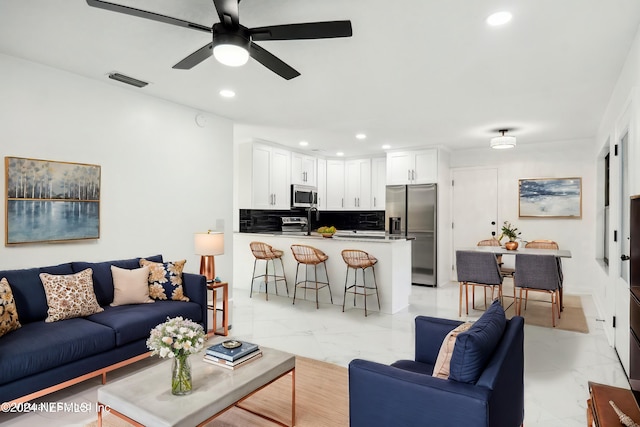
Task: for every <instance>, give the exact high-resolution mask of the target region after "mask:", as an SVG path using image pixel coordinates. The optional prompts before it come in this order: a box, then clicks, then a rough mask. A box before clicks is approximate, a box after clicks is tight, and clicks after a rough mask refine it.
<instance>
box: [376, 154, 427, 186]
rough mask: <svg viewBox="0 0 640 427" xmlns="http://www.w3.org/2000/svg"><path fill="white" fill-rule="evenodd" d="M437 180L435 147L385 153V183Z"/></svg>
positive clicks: (417, 182) (419, 182)
mask: <svg viewBox="0 0 640 427" xmlns="http://www.w3.org/2000/svg"><path fill="white" fill-rule="evenodd" d="M437 181H438V150H437V149H435V148H434V149H430V150H420V151H402V152H395V153H388V154H387V182H386V185H398V184H400V185H402V184H432V183H436V182H437Z"/></svg>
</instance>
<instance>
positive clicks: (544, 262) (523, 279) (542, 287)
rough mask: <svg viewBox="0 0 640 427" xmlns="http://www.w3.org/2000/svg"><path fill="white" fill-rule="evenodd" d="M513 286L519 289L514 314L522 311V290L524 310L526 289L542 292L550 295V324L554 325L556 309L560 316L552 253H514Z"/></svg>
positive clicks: (554, 259)
mask: <svg viewBox="0 0 640 427" xmlns="http://www.w3.org/2000/svg"><path fill="white" fill-rule="evenodd" d="M514 280H515V286H516V288H518V289H519V297H518V299H517V300H516V315H518V316H520V315H521V314H520V313H521V312H522V291H523V290H525V291H526V292H525V310H526V309H527V307H526V299H527V298H528V291H532V292H533V291H537V292H544V293H547V294H549V295H550V296H551V324H552V325H553V327H554V328H555V326H556V309H557V313H558V318H560V295H559V293H560V274H559V272H558V264H557V262H556V257H555V256H553V255H530V254H516V274H515V276H514Z"/></svg>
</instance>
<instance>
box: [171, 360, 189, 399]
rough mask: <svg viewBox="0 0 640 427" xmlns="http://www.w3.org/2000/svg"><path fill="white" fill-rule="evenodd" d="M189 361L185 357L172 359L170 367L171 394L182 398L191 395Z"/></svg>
mask: <svg viewBox="0 0 640 427" xmlns="http://www.w3.org/2000/svg"><path fill="white" fill-rule="evenodd" d="M192 388H193V385H192V383H191V361H190V360H189V356H187V355H179V356H176V357H174V358H173V362H172V366H171V394H175V395H177V396H183V395H185V394H189V393H191V389H192Z"/></svg>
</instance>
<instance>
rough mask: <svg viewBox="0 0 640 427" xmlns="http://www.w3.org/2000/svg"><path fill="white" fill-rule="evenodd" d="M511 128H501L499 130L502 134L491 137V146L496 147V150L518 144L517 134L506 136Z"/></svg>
mask: <svg viewBox="0 0 640 427" xmlns="http://www.w3.org/2000/svg"><path fill="white" fill-rule="evenodd" d="M508 131H509V129H500V130H499V131H498V132H500V133H501V135H500V136H496V137H493V138H491V148H495V149H496V150H501V149H505V148H513V147H515V146H516V137H515V136H506V135H505V133H507V132H508Z"/></svg>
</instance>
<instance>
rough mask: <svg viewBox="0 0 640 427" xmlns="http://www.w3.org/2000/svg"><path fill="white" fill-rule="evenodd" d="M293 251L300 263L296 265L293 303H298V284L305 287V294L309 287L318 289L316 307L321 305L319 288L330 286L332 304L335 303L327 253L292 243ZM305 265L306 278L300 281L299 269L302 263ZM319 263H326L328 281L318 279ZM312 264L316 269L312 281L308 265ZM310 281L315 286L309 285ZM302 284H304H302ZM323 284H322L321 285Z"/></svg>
mask: <svg viewBox="0 0 640 427" xmlns="http://www.w3.org/2000/svg"><path fill="white" fill-rule="evenodd" d="M291 252H293V257H294V258H295V259H296V261H298V265H297V266H296V282H295V285H294V286H293V303H294V304H295V303H296V291H297V290H298V286H300V287H301V288H304V289H305V295H306V292H307V291H306V290H307V289H315V291H316V309H318V308H319V307H320V306H319V304H318V290H320V289H322V288H327V287H328V288H329V298H331V304H333V295H331V285H330V284H329V273H328V272H327V263H326V261H327V259H329V257H328V256H327V254H325V253H324V252H322V251H321V250H320V249H316V248H314V247H313V246H307V245H291ZM301 264H302V265H304V266H305V271H304V280H301V281H299V282H298V270H299V268H300V265H301ZM318 264H324V274H325V276H326V277H327V281H326V282H319V281H318ZM310 265H312V266H313V271H314V276H313V278H314V280H313V281H312V282H310V281H309V280H308V274H307V273H308V267H309V266H310ZM309 283H312V284H314V286H309ZM301 285H302V286H301ZM319 285H322V286H319Z"/></svg>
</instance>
